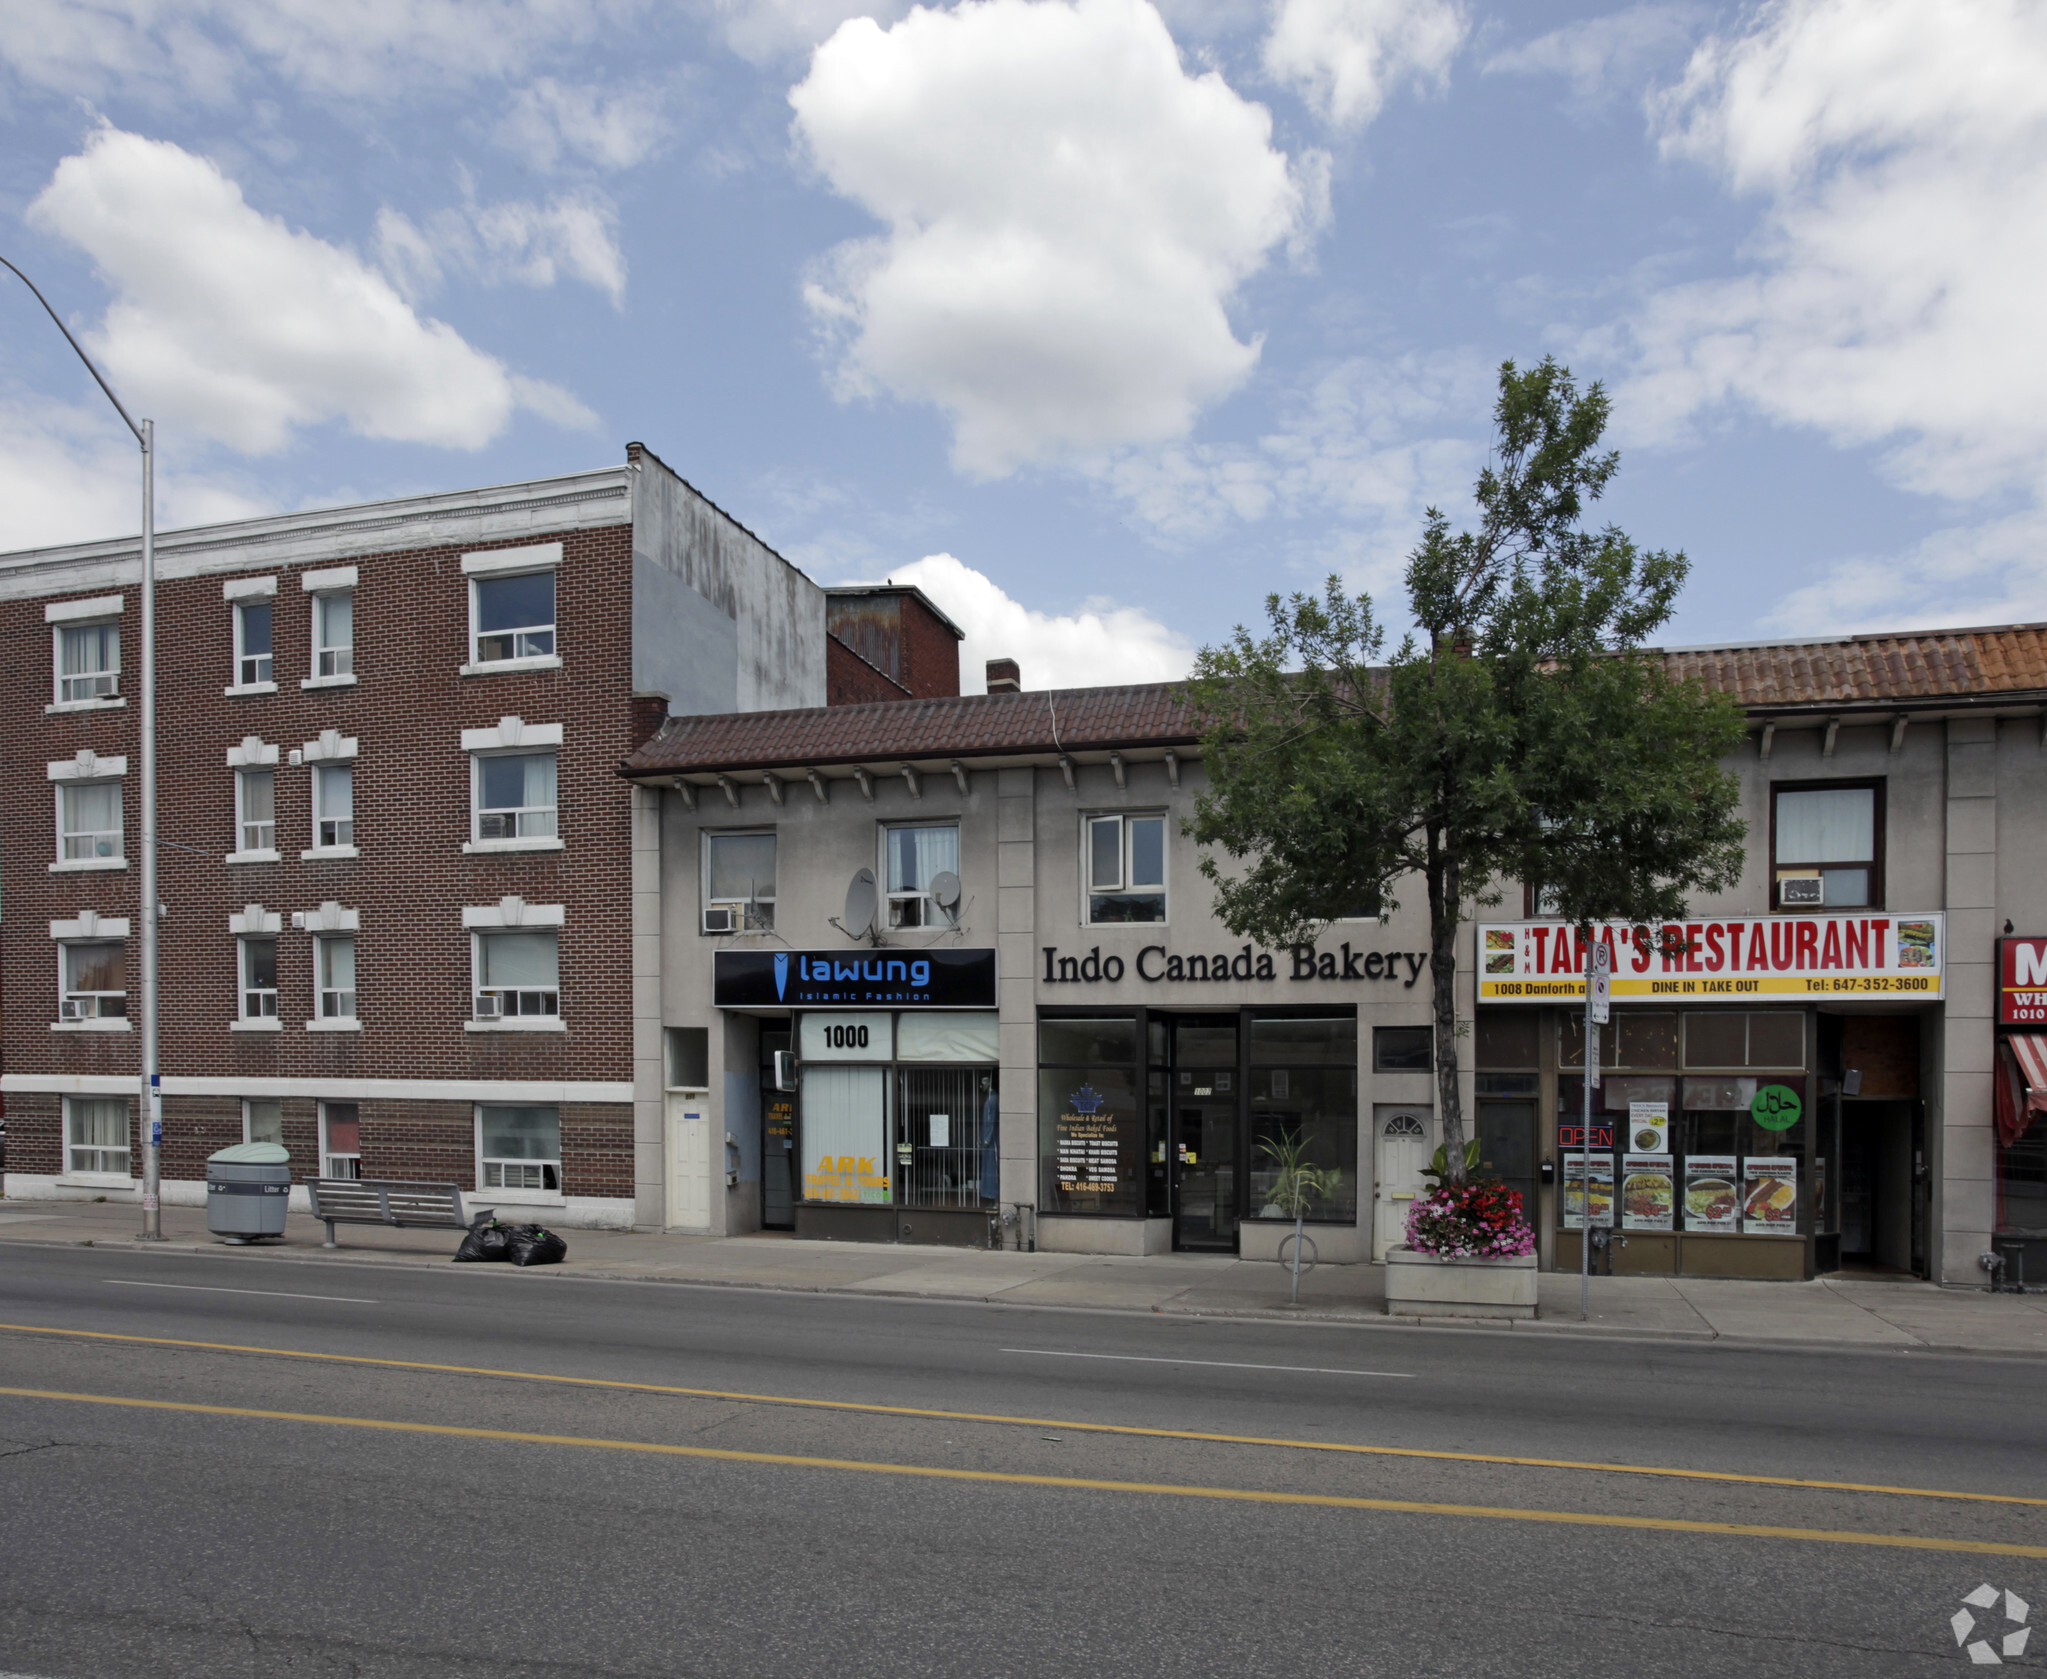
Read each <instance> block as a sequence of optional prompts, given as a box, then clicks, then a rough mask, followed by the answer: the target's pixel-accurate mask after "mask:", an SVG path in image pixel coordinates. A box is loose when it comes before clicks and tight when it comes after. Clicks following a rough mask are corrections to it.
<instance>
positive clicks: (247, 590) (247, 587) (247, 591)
mask: <svg viewBox="0 0 2047 1679" xmlns="http://www.w3.org/2000/svg"><path fill="white" fill-rule="evenodd" d="M276 593H277V579H276V578H275V577H230V578H227V579H225V580H224V581H223V582H222V583H221V585H220V598H221V599H222V600H230V601H245V600H269V599H271V598H272V597H274V596H275V595H276Z"/></svg>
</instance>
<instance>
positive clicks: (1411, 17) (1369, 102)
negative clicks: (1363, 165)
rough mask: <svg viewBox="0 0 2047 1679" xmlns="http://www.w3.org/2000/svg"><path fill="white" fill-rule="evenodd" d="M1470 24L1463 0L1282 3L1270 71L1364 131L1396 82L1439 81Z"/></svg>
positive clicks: (1330, 118) (1327, 116)
mask: <svg viewBox="0 0 2047 1679" xmlns="http://www.w3.org/2000/svg"><path fill="white" fill-rule="evenodd" d="M1468 28H1469V24H1468V22H1467V20H1466V18H1465V15H1464V8H1463V6H1462V5H1460V4H1459V3H1458V0H1277V4H1276V6H1275V8H1274V11H1273V18H1272V32H1271V33H1270V34H1269V35H1267V36H1266V38H1265V71H1266V74H1267V75H1269V76H1271V77H1273V78H1274V79H1275V80H1276V81H1281V82H1286V83H1289V84H1290V85H1292V86H1293V87H1295V88H1297V89H1298V90H1299V91H1300V93H1301V96H1302V97H1303V98H1304V99H1306V100H1307V101H1308V103H1309V104H1310V105H1311V106H1312V107H1313V108H1314V109H1315V111H1316V112H1317V113H1318V114H1319V115H1320V116H1321V117H1322V118H1323V119H1324V120H1325V121H1327V122H1330V123H1333V124H1334V125H1335V126H1336V127H1338V128H1362V127H1364V126H1365V124H1367V123H1369V122H1370V121H1371V120H1372V119H1373V118H1374V117H1376V116H1377V115H1378V114H1379V111H1380V108H1381V107H1382V106H1383V105H1384V104H1385V103H1386V97H1387V95H1388V94H1389V93H1390V92H1391V91H1392V90H1393V89H1394V88H1395V87H1396V86H1397V85H1398V84H1400V83H1402V82H1411V83H1414V84H1418V85H1422V86H1427V85H1429V84H1431V83H1433V84H1436V85H1441V83H1442V82H1443V81H1444V80H1445V79H1446V78H1447V77H1448V75H1449V73H1450V62H1451V60H1452V59H1454V58H1455V57H1456V56H1457V49H1458V48H1459V47H1461V46H1462V45H1463V44H1464V36H1465V32H1466V30H1467V29H1468Z"/></svg>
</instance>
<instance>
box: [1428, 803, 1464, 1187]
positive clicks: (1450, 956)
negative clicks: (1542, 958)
mask: <svg viewBox="0 0 2047 1679" xmlns="http://www.w3.org/2000/svg"><path fill="white" fill-rule="evenodd" d="M1428 874H1429V982H1430V986H1431V988H1432V990H1433V992H1434V997H1435V1013H1436V1030H1435V1033H1434V1037H1435V1041H1436V1111H1437V1113H1438V1114H1440V1115H1441V1116H1442V1121H1443V1177H1444V1181H1445V1182H1447V1183H1462V1182H1463V1181H1464V1108H1463V1105H1462V1103H1461V1102H1460V1101H1459V1098H1458V1090H1457V925H1458V921H1459V919H1460V917H1461V915H1462V912H1463V908H1464V890H1463V887H1464V882H1463V871H1462V869H1461V867H1460V865H1459V860H1458V857H1457V853H1456V852H1455V851H1454V850H1449V849H1446V848H1445V847H1444V845H1443V843H1442V835H1441V831H1440V830H1439V829H1437V828H1435V827H1433V826H1432V827H1431V828H1430V829H1429V870H1428Z"/></svg>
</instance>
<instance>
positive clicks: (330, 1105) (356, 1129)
mask: <svg viewBox="0 0 2047 1679" xmlns="http://www.w3.org/2000/svg"><path fill="white" fill-rule="evenodd" d="M320 1175H321V1176H322V1177H324V1178H359V1177H361V1176H362V1110H361V1109H360V1108H358V1107H357V1106H356V1104H355V1103H353V1102H322V1103H321V1104H320Z"/></svg>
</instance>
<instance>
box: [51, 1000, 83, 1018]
mask: <svg viewBox="0 0 2047 1679" xmlns="http://www.w3.org/2000/svg"><path fill="white" fill-rule="evenodd" d="M87 1006H88V1005H87V1003H86V1001H85V999H84V998H83V997H66V998H65V999H64V1000H63V1001H62V1002H60V1003H59V1004H58V1005H57V1018H58V1019H59V1020H84V1019H85V1018H86V1012H85V1011H86V1008H87Z"/></svg>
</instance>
